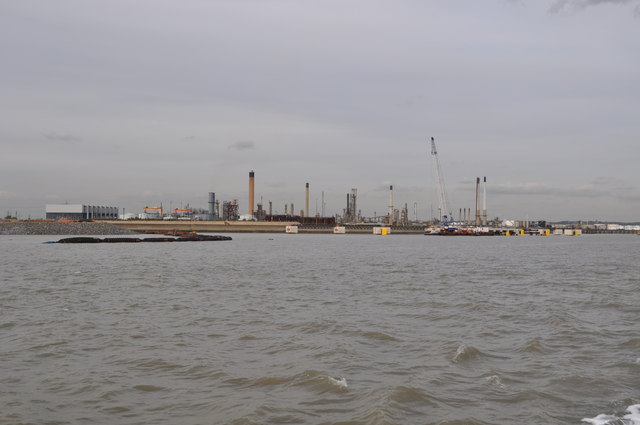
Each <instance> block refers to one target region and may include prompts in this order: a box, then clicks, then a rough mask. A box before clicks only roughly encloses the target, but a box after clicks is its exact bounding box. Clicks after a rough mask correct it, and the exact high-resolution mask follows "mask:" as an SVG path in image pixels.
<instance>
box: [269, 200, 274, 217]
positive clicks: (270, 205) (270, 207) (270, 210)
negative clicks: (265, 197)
mask: <svg viewBox="0 0 640 425" xmlns="http://www.w3.org/2000/svg"><path fill="white" fill-rule="evenodd" d="M269 215H273V202H271V201H269Z"/></svg>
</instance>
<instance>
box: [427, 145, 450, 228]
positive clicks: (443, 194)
mask: <svg viewBox="0 0 640 425" xmlns="http://www.w3.org/2000/svg"><path fill="white" fill-rule="evenodd" d="M431 158H432V159H433V168H434V170H435V172H436V179H437V182H438V186H437V190H438V210H439V212H440V221H441V222H442V223H443V224H444V225H445V226H446V225H448V224H449V223H451V222H452V221H453V214H452V212H451V211H450V210H449V201H448V200H447V189H446V188H445V186H444V176H443V174H442V168H441V167H440V161H438V151H437V150H436V142H435V140H434V139H433V137H432V138H431Z"/></svg>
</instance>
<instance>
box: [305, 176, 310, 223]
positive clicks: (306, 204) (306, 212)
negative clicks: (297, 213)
mask: <svg viewBox="0 0 640 425" xmlns="http://www.w3.org/2000/svg"><path fill="white" fill-rule="evenodd" d="M306 192H307V197H306V201H305V204H304V216H305V217H309V183H307V186H306Z"/></svg>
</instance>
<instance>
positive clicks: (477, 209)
mask: <svg viewBox="0 0 640 425" xmlns="http://www.w3.org/2000/svg"><path fill="white" fill-rule="evenodd" d="M479 196H480V177H477V178H476V226H479V225H480V204H479V203H478V202H479Z"/></svg>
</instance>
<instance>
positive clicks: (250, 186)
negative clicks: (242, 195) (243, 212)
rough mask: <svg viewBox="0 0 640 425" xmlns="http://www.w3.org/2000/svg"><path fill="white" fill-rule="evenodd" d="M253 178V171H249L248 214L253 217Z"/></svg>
mask: <svg viewBox="0 0 640 425" xmlns="http://www.w3.org/2000/svg"><path fill="white" fill-rule="evenodd" d="M254 180H255V173H254V172H253V170H252V171H249V215H250V216H252V217H253V186H254Z"/></svg>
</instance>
